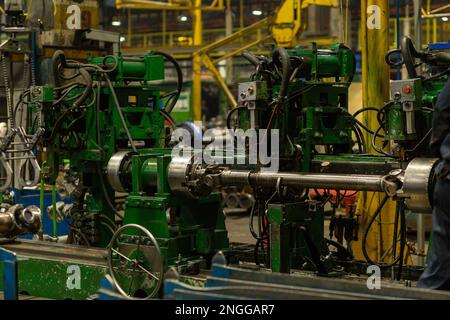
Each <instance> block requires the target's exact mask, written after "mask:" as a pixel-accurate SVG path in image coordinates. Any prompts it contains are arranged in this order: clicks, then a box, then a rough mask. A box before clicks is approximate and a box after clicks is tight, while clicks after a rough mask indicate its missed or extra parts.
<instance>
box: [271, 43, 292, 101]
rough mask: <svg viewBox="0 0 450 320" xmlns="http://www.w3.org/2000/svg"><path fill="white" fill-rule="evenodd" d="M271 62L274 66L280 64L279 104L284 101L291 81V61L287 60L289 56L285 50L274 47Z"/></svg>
mask: <svg viewBox="0 0 450 320" xmlns="http://www.w3.org/2000/svg"><path fill="white" fill-rule="evenodd" d="M272 61H273V62H274V64H277V63H278V62H280V63H281V72H282V73H281V86H280V92H279V99H280V103H281V102H283V101H284V99H285V97H286V95H287V91H288V86H289V81H290V79H291V75H292V65H291V59H290V58H289V54H288V52H287V50H286V49H284V48H282V47H276V48H275V50H274V51H273V54H272Z"/></svg>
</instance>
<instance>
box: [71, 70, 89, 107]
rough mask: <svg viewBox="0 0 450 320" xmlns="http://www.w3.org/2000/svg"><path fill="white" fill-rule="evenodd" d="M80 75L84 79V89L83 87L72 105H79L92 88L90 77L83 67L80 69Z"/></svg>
mask: <svg viewBox="0 0 450 320" xmlns="http://www.w3.org/2000/svg"><path fill="white" fill-rule="evenodd" d="M80 75H81V76H82V77H83V79H84V80H85V81H86V89H84V91H83V93H82V95H81V96H80V97H79V98H78V99H77V101H75V103H74V106H76V107H79V106H81V104H82V103H83V102H84V101H85V100H86V99H87V98H88V97H89V93H90V92H91V90H92V85H93V83H92V77H91V75H90V74H89V72H87V71H86V70H84V69H80Z"/></svg>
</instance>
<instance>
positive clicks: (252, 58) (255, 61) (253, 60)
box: [241, 51, 260, 67]
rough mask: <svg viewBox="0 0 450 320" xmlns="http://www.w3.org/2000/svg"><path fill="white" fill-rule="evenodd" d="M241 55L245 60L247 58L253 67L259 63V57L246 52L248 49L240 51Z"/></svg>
mask: <svg viewBox="0 0 450 320" xmlns="http://www.w3.org/2000/svg"><path fill="white" fill-rule="evenodd" d="M241 56H242V57H243V58H244V59H245V60H247V61H248V62H250V63H251V64H252V65H254V66H255V67H257V66H258V65H259V63H260V61H259V59H258V58H257V57H256V56H255V55H253V54H251V53H250V52H248V51H244V52H242V53H241Z"/></svg>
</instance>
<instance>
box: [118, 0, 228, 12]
mask: <svg viewBox="0 0 450 320" xmlns="http://www.w3.org/2000/svg"><path fill="white" fill-rule="evenodd" d="M116 8H117V9H125V8H126V9H148V10H180V11H182V10H196V9H201V10H204V11H221V10H223V8H224V5H223V0H213V1H212V2H211V3H210V4H209V5H202V3H201V2H200V3H199V2H198V1H196V0H190V1H171V0H169V2H162V1H152V0H116Z"/></svg>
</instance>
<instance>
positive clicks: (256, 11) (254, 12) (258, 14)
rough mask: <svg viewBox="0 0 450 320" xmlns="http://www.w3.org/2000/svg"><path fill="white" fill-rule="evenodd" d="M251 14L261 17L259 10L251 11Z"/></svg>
mask: <svg viewBox="0 0 450 320" xmlns="http://www.w3.org/2000/svg"><path fill="white" fill-rule="evenodd" d="M252 14H253V15H254V16H260V15H262V11H261V10H253V11H252Z"/></svg>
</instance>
